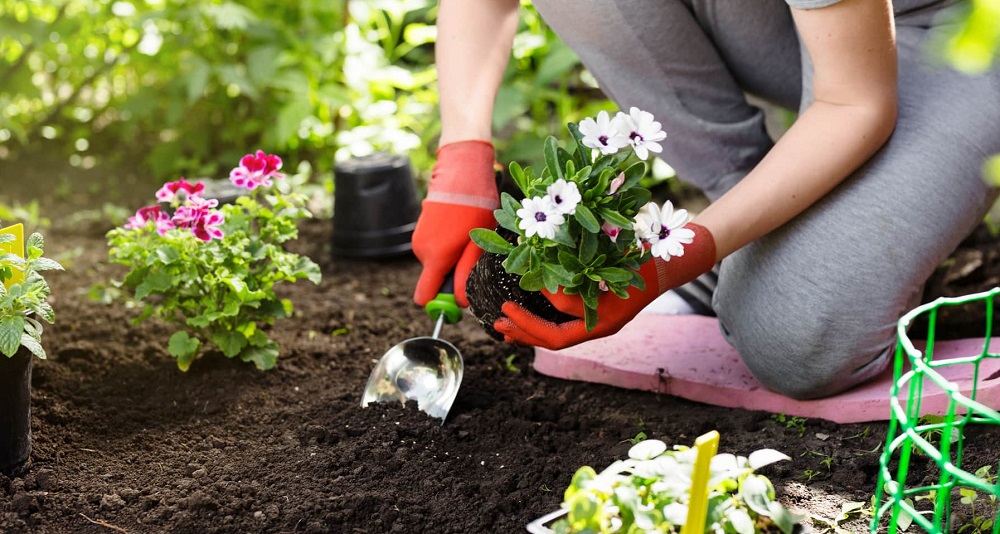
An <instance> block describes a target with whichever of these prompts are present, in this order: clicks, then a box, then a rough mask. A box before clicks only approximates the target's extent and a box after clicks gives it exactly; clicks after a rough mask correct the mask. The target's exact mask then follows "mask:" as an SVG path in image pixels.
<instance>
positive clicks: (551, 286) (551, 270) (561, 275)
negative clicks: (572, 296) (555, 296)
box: [542, 263, 572, 293]
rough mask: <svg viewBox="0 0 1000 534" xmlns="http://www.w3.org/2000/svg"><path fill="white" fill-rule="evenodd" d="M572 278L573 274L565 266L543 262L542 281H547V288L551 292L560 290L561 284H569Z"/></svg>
mask: <svg viewBox="0 0 1000 534" xmlns="http://www.w3.org/2000/svg"><path fill="white" fill-rule="evenodd" d="M571 278H572V274H570V272H569V271H567V270H566V269H565V268H563V266H562V265H554V264H552V263H543V264H542V281H543V282H544V283H545V289H547V290H548V291H549V293H555V292H556V291H558V290H559V286H565V285H567V284H569V282H570V280H571Z"/></svg>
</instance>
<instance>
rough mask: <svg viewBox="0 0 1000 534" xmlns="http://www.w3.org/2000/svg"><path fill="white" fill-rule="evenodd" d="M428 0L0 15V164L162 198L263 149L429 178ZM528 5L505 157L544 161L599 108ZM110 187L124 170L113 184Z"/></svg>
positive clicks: (202, 4) (128, 6)
mask: <svg viewBox="0 0 1000 534" xmlns="http://www.w3.org/2000/svg"><path fill="white" fill-rule="evenodd" d="M436 6H437V3H436V2H435V1H433V0H289V1H283V2H273V1H264V0H245V1H240V2H238V3H237V2H229V1H221V0H189V1H181V0H119V1H112V0H32V1H15V0H0V158H3V159H7V158H11V157H13V156H18V155H21V154H24V153H31V152H32V151H38V150H40V149H41V148H40V147H44V150H46V151H47V154H48V155H49V157H58V158H60V159H64V160H65V161H66V162H67V163H69V164H70V165H72V166H74V167H79V168H81V169H90V168H94V167H97V168H98V169H100V168H101V167H102V166H103V167H107V168H108V169H114V168H115V166H116V165H118V166H121V165H137V166H138V168H139V169H140V170H141V171H142V172H143V173H144V174H147V175H148V176H149V177H150V182H151V183H156V182H159V181H163V180H166V179H173V178H176V177H177V176H178V175H181V174H185V175H189V176H190V175H205V176H221V175H223V174H224V173H225V172H226V171H227V170H228V168H229V166H230V165H231V162H232V161H236V160H237V159H238V158H239V156H240V155H242V154H244V153H246V152H247V151H249V150H250V149H253V148H258V147H259V148H262V149H264V150H267V151H270V152H274V153H278V154H280V155H282V156H283V157H284V158H285V159H286V161H290V162H296V161H303V160H304V161H308V162H310V163H311V166H312V169H313V170H314V171H318V172H325V171H328V170H329V169H330V168H331V167H332V165H333V164H334V162H335V161H338V160H343V159H346V158H348V157H350V156H352V155H353V156H359V155H364V154H366V153H369V152H371V151H373V150H390V151H393V152H396V153H408V154H409V155H410V156H411V158H412V160H413V162H414V166H415V167H416V168H417V169H418V170H421V171H426V170H428V169H429V168H430V166H431V165H432V164H433V152H434V149H435V148H436V136H437V134H438V133H439V130H440V125H439V122H438V118H437V110H436V105H437V94H436V86H435V82H436V73H435V69H434V66H433V42H434V38H435V34H436V30H435V28H434V26H433V25H434V22H435V17H436V11H437V7H436ZM595 86H596V84H595V83H594V82H593V81H592V80H588V79H587V75H586V73H585V71H584V70H583V69H582V68H581V67H580V63H579V61H578V59H577V58H576V56H575V54H573V52H572V51H570V50H569V49H568V48H567V47H566V46H565V45H563V44H562V43H561V42H560V41H559V40H558V39H556V38H555V37H554V35H553V34H552V33H551V31H550V30H549V29H548V28H547V27H546V26H545V25H544V24H543V23H542V21H541V19H540V18H539V17H538V15H537V14H536V13H535V12H534V10H533V9H531V7H530V6H527V5H526V6H525V9H524V10H523V12H522V22H521V27H520V30H519V32H518V35H517V39H516V45H515V51H514V57H513V59H512V62H511V67H510V69H509V71H508V73H507V77H506V80H505V82H504V85H503V88H502V89H501V92H500V96H499V98H498V103H497V110H496V118H495V125H496V127H497V131H498V132H499V134H500V135H499V137H498V139H497V142H498V145H499V146H500V148H501V149H503V150H504V151H505V152H504V153H505V154H506V155H507V156H508V157H509V158H515V157H516V158H518V159H522V160H527V161H528V162H529V163H530V162H531V161H532V160H533V159H535V158H538V157H540V151H539V150H537V148H536V147H538V146H540V144H541V141H542V140H543V139H544V137H545V136H546V135H548V134H549V133H550V132H552V131H556V130H558V129H561V128H562V126H563V125H564V124H565V123H566V122H568V121H571V120H578V119H579V118H582V117H583V116H585V115H586V114H588V113H591V112H593V110H595V109H597V108H598V107H600V106H602V105H603V104H604V97H603V95H602V94H601V93H600V91H599V90H597V89H596V87H595ZM108 172H113V171H108Z"/></svg>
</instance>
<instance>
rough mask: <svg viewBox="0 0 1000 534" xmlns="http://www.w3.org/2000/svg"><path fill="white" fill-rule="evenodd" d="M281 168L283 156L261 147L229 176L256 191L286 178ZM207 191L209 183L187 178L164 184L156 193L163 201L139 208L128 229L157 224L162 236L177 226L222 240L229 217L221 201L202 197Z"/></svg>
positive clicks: (239, 183)
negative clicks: (223, 227) (222, 210)
mask: <svg viewBox="0 0 1000 534" xmlns="http://www.w3.org/2000/svg"><path fill="white" fill-rule="evenodd" d="M280 169H281V158H279V157H278V156H275V155H272V154H267V153H265V152H264V151H263V150H258V151H257V152H256V153H254V154H247V155H245V156H243V157H242V158H240V165H239V166H238V167H236V168H235V169H233V170H232V171H230V173H229V179H230V180H231V181H232V182H233V184H234V185H236V186H238V187H244V188H246V189H249V190H251V191H253V190H254V189H256V188H258V187H260V186H264V187H270V186H271V185H273V182H272V181H271V178H284V177H285V175H284V174H281V173H280V172H278V171H279V170H280ZM204 191H205V184H203V183H201V182H195V183H191V182H188V181H186V180H185V179H184V178H181V179H180V180H178V181H176V182H168V183H166V184H163V187H161V188H160V190H159V191H157V192H156V200H157V201H159V202H160V204H158V205H153V206H146V207H144V208H141V209H139V211H137V212H136V213H135V215H134V216H132V217H129V219H128V222H127V223H126V224H125V228H127V229H130V230H131V229H134V228H142V227H144V226H146V225H147V224H149V223H153V225H155V227H156V232H157V233H158V234H160V235H164V234H166V233H167V232H169V231H170V230H173V229H175V228H184V229H188V230H190V231H191V233H192V234H194V235H195V237H197V238H198V239H200V240H202V241H211V240H213V239H221V238H222V237H223V236H224V235H225V234H224V233H223V232H222V229H221V228H220V226H222V223H223V222H225V218H224V217H223V216H222V214H221V213H219V212H218V211H215V210H214V208H215V207H216V206H218V205H219V201H218V200H215V199H208V198H202V196H201V195H202V193H204Z"/></svg>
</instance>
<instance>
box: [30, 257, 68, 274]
mask: <svg viewBox="0 0 1000 534" xmlns="http://www.w3.org/2000/svg"><path fill="white" fill-rule="evenodd" d="M31 268H32V269H33V270H35V271H61V270H63V266H62V265H59V262H57V261H55V260H50V259H49V258H38V259H37V260H35V261H33V262H31Z"/></svg>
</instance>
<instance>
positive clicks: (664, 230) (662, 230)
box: [659, 226, 670, 239]
mask: <svg viewBox="0 0 1000 534" xmlns="http://www.w3.org/2000/svg"><path fill="white" fill-rule="evenodd" d="M668 235H670V228H667V227H666V226H664V227H661V228H660V234H659V237H660V239H666V238H667V236H668Z"/></svg>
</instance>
